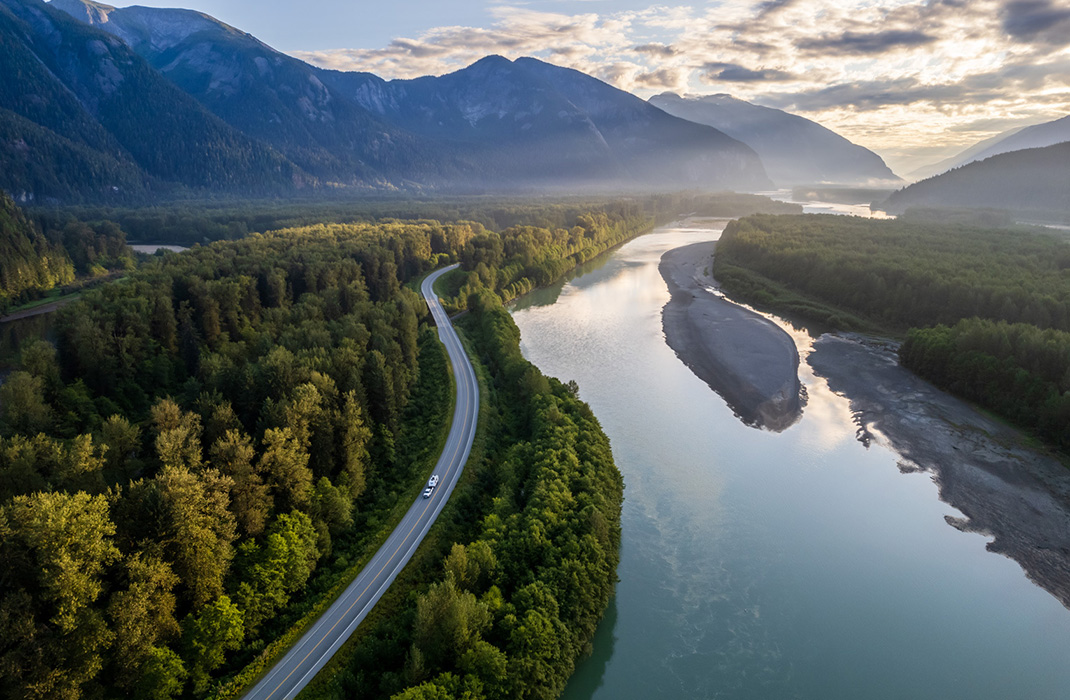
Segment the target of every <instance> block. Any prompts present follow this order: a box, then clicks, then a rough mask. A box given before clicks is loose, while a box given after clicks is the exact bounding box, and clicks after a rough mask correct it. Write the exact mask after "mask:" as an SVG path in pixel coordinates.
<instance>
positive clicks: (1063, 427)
mask: <svg viewBox="0 0 1070 700" xmlns="http://www.w3.org/2000/svg"><path fill="white" fill-rule="evenodd" d="M899 357H900V361H901V362H902V363H903V366H904V367H907V368H909V369H911V370H913V371H914V372H917V373H918V374H920V375H921V376H923V377H925V378H926V379H929V380H930V381H932V382H933V383H935V384H937V385H939V386H941V387H945V388H947V389H948V390H950V391H953V392H954V393H956V394H958V395H960V396H963V397H965V398H967V399H970V400H971V401H976V402H977V403H979V404H981V405H983V406H985V407H986V408H989V409H991V410H993V411H995V412H997V413H999V414H1001V415H1003V416H1006V417H1007V418H1009V419H1010V420H1012V421H1014V422H1015V423H1017V424H1019V425H1021V426H1022V427H1024V428H1026V429H1028V430H1030V431H1032V432H1034V433H1036V434H1038V435H1040V436H1041V437H1043V438H1044V439H1045V440H1047V441H1049V442H1051V443H1053V444H1055V445H1058V446H1059V447H1060V448H1062V449H1063V450H1070V333H1065V332H1062V331H1055V330H1051V329H1048V330H1041V329H1040V328H1037V327H1036V326H1031V325H1028V324H1021V323H1016V324H1009V323H1006V322H1003V321H999V322H993V321H986V320H982V319H976V318H973V319H965V320H962V321H959V322H958V323H956V324H955V325H954V326H952V327H950V328H949V327H947V326H943V325H941V326H936V327H935V328H922V329H918V328H915V329H912V330H911V331H910V333H909V334H908V335H907V339H906V342H904V343H903V345H902V346H901V347H900V349H899Z"/></svg>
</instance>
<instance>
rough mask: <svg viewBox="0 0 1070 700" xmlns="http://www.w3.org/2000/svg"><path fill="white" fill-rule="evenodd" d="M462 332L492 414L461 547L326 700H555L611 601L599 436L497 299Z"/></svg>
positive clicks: (612, 567) (615, 520)
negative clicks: (478, 365) (485, 371)
mask: <svg viewBox="0 0 1070 700" xmlns="http://www.w3.org/2000/svg"><path fill="white" fill-rule="evenodd" d="M464 325H465V328H466V330H467V332H468V335H469V336H470V337H471V338H472V339H473V341H474V346H475V350H476V352H477V354H478V356H479V357H480V359H481V361H482V362H483V363H485V365H486V366H487V367H488V368H490V369H491V376H492V378H493V384H492V386H491V387H488V389H489V392H490V395H491V397H492V398H491V400H492V401H493V403H494V406H495V410H496V412H497V413H498V414H499V416H500V417H499V418H498V419H496V420H494V421H493V425H492V427H491V430H492V432H493V433H494V435H495V439H494V443H495V448H494V449H493V451H492V454H491V455H490V456H489V458H488V460H487V463H486V465H484V466H483V467H482V468H481V469H480V471H479V476H478V477H476V479H477V481H476V482H475V484H474V485H473V486H472V490H471V491H467V492H465V491H462V492H461V494H460V495H459V501H458V502H457V503H456V504H454V503H453V502H451V504H450V508H456V509H457V511H455V512H456V515H454V516H453V518H454V519H455V520H454V525H453V528H454V532H456V533H458V535H461V536H463V537H464V538H465V539H463V540H461V542H467V544H461V543H460V542H458V541H457V540H454V544H453V545H452V546H450V547H449V548H448V550H447V553H446V556H445V558H444V560H443V564H442V568H441V570H440V572H439V573H438V574H435V576H436V578H437V581H434V582H433V583H431V584H430V585H429V586H427V588H426V589H425V590H424V592H423V593H421V594H420V596H419V597H418V598H417V599H416V604H415V610H413V611H412V612H411V613H410V614H409V615H410V616H409V617H408V618H407V624H405V623H403V622H401V621H399V620H397V619H392V620H390V621H388V622H382V623H380V628H379V630H378V631H377V632H376V634H375V636H373V637H372V638H370V639H368V638H365V639H363V640H362V651H361V653H359V654H358V655H357V657H356V658H355V659H354V662H353V664H352V666H351V667H350V668H349V669H348V670H347V672H346V674H345V675H344V676H342V680H341V682H340V683H339V684H337V685H336V686H335V688H334V690H333V691H332V693H331V694H330V697H349V698H372V697H383V696H386V695H391V696H392V697H393V698H394V699H395V700H400V699H404V698H424V697H428V698H437V697H444V698H460V697H471V698H554V697H557V696H558V695H559V694H560V693H561V691H562V689H563V688H564V684H565V682H566V680H567V679H568V677H569V676H570V675H571V673H572V670H573V669H574V666H575V663H576V660H577V659H578V658H579V657H580V656H581V655H582V654H584V653H585V652H586V651H587V649H588V646H589V644H590V640H591V637H592V636H593V634H594V631H595V628H596V627H597V624H598V622H599V620H600V618H601V616H602V612H603V611H604V609H605V606H606V604H607V603H608V601H609V597H610V595H612V592H613V586H614V584H615V581H616V575H615V571H616V564H617V561H618V557H619V546H620V508H621V503H622V499H623V483H622V479H621V476H620V473H619V472H618V471H617V469H616V467H615V466H614V464H613V459H612V454H611V453H610V450H609V443H608V440H607V439H606V437H605V435H604V433H602V431H601V428H600V426H599V425H598V422H597V420H595V418H594V416H593V415H592V414H591V412H590V409H589V408H588V407H587V406H586V405H585V404H584V403H583V402H581V401H580V400H579V399H578V398H576V395H575V388H574V387H570V386H567V385H564V384H561V383H560V382H557V381H556V380H553V379H549V378H546V377H544V376H542V375H541V373H539V372H538V370H537V369H535V368H534V367H533V366H532V365H530V364H529V363H527V362H526V361H525V360H524V359H523V356H522V355H521V353H520V349H519V333H518V331H517V329H516V326H515V324H513V322H512V319H511V318H510V317H509V315H508V313H507V312H506V311H505V310H504V308H503V307H502V306H501V302H500V301H499V300H498V298H497V296H496V295H493V294H491V293H490V292H489V291H487V290H482V291H481V292H479V294H478V296H474V297H472V313H471V314H470V315H469V316H468V317H466V319H465V323H464ZM470 466H471V465H470ZM457 496H458V494H455V499H456V497H457ZM402 666H403V668H402V670H395V671H391V672H387V673H383V672H382V669H384V668H391V669H399V667H402Z"/></svg>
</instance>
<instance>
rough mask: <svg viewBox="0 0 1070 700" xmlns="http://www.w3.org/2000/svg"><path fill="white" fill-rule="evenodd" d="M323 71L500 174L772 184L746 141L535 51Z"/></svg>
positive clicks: (644, 182) (387, 114)
mask: <svg viewBox="0 0 1070 700" xmlns="http://www.w3.org/2000/svg"><path fill="white" fill-rule="evenodd" d="M321 75H322V76H323V80H324V82H325V83H327V84H328V85H331V86H333V87H336V88H337V89H339V90H340V91H341V92H342V93H343V94H344V95H346V96H347V97H350V98H351V99H354V100H356V101H357V102H359V103H360V104H361V105H363V106H364V107H365V108H367V109H368V110H370V111H372V112H373V113H375V114H376V115H379V116H381V117H382V118H383V119H384V120H386V121H389V122H390V123H393V124H397V125H398V126H400V127H402V128H405V129H407V130H409V131H411V132H413V133H416V134H419V135H421V136H426V137H428V138H433V139H437V140H442V141H446V142H449V143H452V144H455V145H456V146H457V147H458V148H462V149H463V150H465V151H466V152H468V153H471V154H472V157H473V158H476V159H478V160H479V161H480V162H481V164H482V167H485V168H487V169H488V173H493V175H494V177H496V178H507V179H512V180H517V179H527V180H532V181H534V182H535V183H536V184H539V185H541V186H553V187H558V188H570V187H575V186H577V185H579V186H583V185H586V186H591V185H595V186H598V185H602V186H604V185H609V184H611V185H615V186H642V187H646V188H656V189H668V188H679V187H702V188H724V189H737V190H746V189H753V188H755V187H763V186H767V185H768V180H767V178H766V176H765V172H764V169H763V167H762V165H761V162H760V160H759V159H758V157H757V155H756V154H755V153H754V151H753V150H751V149H750V148H749V147H747V146H746V145H744V144H742V143H740V142H739V141H736V140H735V139H732V138H731V137H729V136H727V135H725V134H724V133H722V132H720V131H718V130H716V129H712V128H710V127H706V126H702V125H698V124H694V123H690V122H688V121H686V120H682V119H678V118H676V117H673V116H671V115H669V114H667V113H665V112H664V111H662V110H660V109H657V108H656V107H653V106H652V105H649V104H647V103H646V102H644V101H643V100H641V99H639V98H638V97H636V96H634V95H632V94H630V93H627V92H624V91H623V90H618V89H617V88H615V87H613V86H611V85H608V84H606V83H604V82H602V81H601V80H598V79H596V78H592V77H591V76H588V75H585V74H584V73H580V72H579V71H575V70H571V69H568V68H561V67H558V66H554V65H551V64H549V63H544V62H543V61H539V60H536V59H534V58H520V59H517V60H516V61H510V60H508V59H506V58H502V57H501V56H488V57H486V58H484V59H482V60H480V61H478V62H476V63H474V64H473V65H471V66H469V67H467V68H464V69H462V70H459V71H456V72H454V73H450V74H448V75H443V76H441V77H424V78H416V79H414V80H390V81H386V80H383V79H382V78H379V77H377V76H375V75H372V74H369V73H343V72H337V71H322V72H321Z"/></svg>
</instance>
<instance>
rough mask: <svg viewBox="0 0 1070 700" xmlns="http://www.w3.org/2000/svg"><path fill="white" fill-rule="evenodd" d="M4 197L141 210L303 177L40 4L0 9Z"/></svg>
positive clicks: (270, 190) (289, 183)
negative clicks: (171, 196) (148, 198)
mask: <svg viewBox="0 0 1070 700" xmlns="http://www.w3.org/2000/svg"><path fill="white" fill-rule="evenodd" d="M0 47H2V50H0V69H2V70H3V73H4V75H5V79H4V80H3V82H2V83H0V133H6V134H8V135H10V136H11V137H12V140H5V141H4V144H3V146H0V157H2V158H3V161H0V165H2V166H3V167H0V189H4V190H6V191H8V192H10V193H13V194H14V195H16V196H20V197H21V196H22V195H25V197H26V198H27V199H28V200H29V199H52V198H55V199H59V200H64V201H70V200H72V199H73V200H77V199H79V198H85V199H87V200H90V201H97V202H99V201H130V200H131V199H137V198H139V197H141V196H142V195H143V194H144V193H145V190H146V189H149V190H154V191H156V192H157V194H159V193H162V192H174V191H175V189H176V187H179V186H181V187H184V188H193V189H200V190H211V191H214V192H217V193H218V192H220V191H225V192H229V193H232V194H233V193H246V194H253V193H255V194H278V193H281V192H283V191H290V190H293V189H295V188H296V187H299V186H300V185H302V184H303V183H304V181H305V180H306V179H307V176H304V175H303V174H302V172H301V171H300V169H299V168H297V167H296V166H294V165H293V164H292V163H290V162H289V161H287V160H286V159H285V158H283V157H282V156H281V155H279V154H278V153H277V152H275V151H274V150H272V149H271V148H269V147H268V146H265V145H263V144H261V143H258V142H256V141H254V140H252V139H250V138H249V137H247V136H245V135H243V134H241V133H240V132H238V131H237V130H235V129H233V128H231V127H230V126H228V125H227V124H225V123H224V122H223V121H222V120H220V119H218V118H217V117H215V116H213V115H212V114H210V113H209V112H208V111H207V110H205V109H204V108H203V107H201V105H199V104H198V103H197V101H196V100H194V99H193V98H192V97H190V96H189V95H187V94H186V93H184V92H183V91H181V90H180V89H178V88H177V87H175V86H174V85H173V84H171V83H170V82H169V81H167V80H166V79H165V78H163V77H162V76H160V75H159V74H158V73H157V72H156V71H155V70H153V68H152V67H151V66H149V64H148V63H146V62H145V60H144V59H142V58H141V57H140V56H138V55H137V54H136V53H134V51H132V50H131V49H130V48H129V47H128V46H127V45H126V44H125V43H123V42H122V41H121V40H119V39H117V38H115V37H113V36H111V35H110V34H108V33H106V32H102V31H100V30H97V29H94V28H92V27H88V26H86V25H85V24H82V23H81V22H78V21H76V20H75V19H73V18H71V17H70V16H69V15H67V14H66V13H64V12H62V11H60V10H57V9H54V8H52V7H51V6H50V5H48V4H46V3H43V2H40V1H39V0H0Z"/></svg>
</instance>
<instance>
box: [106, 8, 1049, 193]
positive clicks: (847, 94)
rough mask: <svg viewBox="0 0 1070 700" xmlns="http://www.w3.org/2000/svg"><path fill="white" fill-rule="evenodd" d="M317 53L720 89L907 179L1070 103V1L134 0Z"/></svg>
mask: <svg viewBox="0 0 1070 700" xmlns="http://www.w3.org/2000/svg"><path fill="white" fill-rule="evenodd" d="M113 4H116V5H119V6H125V5H132V4H140V5H150V6H154V7H174V6H176V5H177V6H184V7H189V8H191V9H196V10H200V11H202V12H205V13H207V14H210V15H212V16H213V17H216V18H218V19H220V20H222V21H224V22H226V23H228V24H231V25H233V26H235V27H237V28H239V29H242V30H244V31H247V32H249V33H251V34H253V35H255V36H256V37H258V38H259V39H261V40H262V41H264V42H265V43H267V44H269V45H271V46H273V47H274V48H276V49H278V50H280V51H283V52H286V53H288V54H291V55H293V56H296V57H298V58H300V59H302V60H305V61H308V62H309V63H313V64H315V65H319V66H324V67H329V68H336V69H341V70H364V71H370V72H373V73H376V74H377V75H380V76H382V77H384V78H412V77H417V76H421V75H440V74H442V73H447V72H450V71H453V70H457V69H459V68H462V67H464V66H466V65H468V64H470V63H473V62H474V61H476V60H478V59H479V58H481V57H483V56H486V55H488V54H500V55H503V56H506V57H507V58H518V57H520V56H535V57H537V58H542V59H544V60H547V61H550V62H552V63H556V64H558V65H563V66H568V67H571V68H576V69H578V70H582V71H584V72H586V73H589V74H591V75H594V76H596V77H598V78H601V79H603V80H605V81H607V82H609V83H611V84H613V85H615V86H617V87H619V88H621V89H624V90H628V91H630V92H633V93H635V94H637V95H639V96H640V97H644V98H646V97H649V96H651V95H654V94H657V93H659V92H663V91H667V90H671V91H674V92H678V93H690V94H700V95H701V94H714V93H727V94H730V95H732V96H734V97H738V98H740V99H744V100H748V101H751V102H755V103H757V104H762V105H766V106H769V107H777V108H780V109H785V110H787V111H790V112H794V113H796V114H800V115H802V116H804V117H807V118H810V119H813V120H815V121H818V122H820V123H821V124H823V125H825V126H827V127H829V128H831V129H833V130H835V131H837V132H839V133H840V134H842V135H844V136H845V137H847V138H849V139H851V140H852V141H854V142H856V143H859V144H861V145H863V146H866V147H867V148H871V149H873V150H874V151H876V152H878V153H879V154H880V155H882V156H883V157H884V158H885V160H886V161H887V162H888V164H889V165H890V166H892V168H893V169H894V170H896V171H897V172H899V173H900V174H906V173H908V172H909V171H910V170H912V169H914V168H916V167H919V166H921V165H924V164H926V163H928V162H932V161H935V160H939V159H941V158H944V157H947V156H949V155H952V154H954V153H956V152H958V151H960V150H962V149H964V148H966V147H968V146H971V145H973V144H974V143H976V142H977V141H979V140H981V139H984V138H988V137H990V136H993V135H995V134H997V133H999V132H1002V131H1004V130H1006V129H1010V128H1014V127H1018V126H1025V125H1029V124H1036V123H1040V122H1044V121H1050V120H1052V119H1056V118H1059V117H1063V116H1066V115H1067V114H1070V0H717V1H714V2H705V3H702V2H694V3H691V4H687V5H684V4H675V3H673V2H668V3H665V4H651V3H650V2H648V1H643V0H531V1H528V2H524V1H518V2H501V1H500V0H394V1H390V0H378V1H376V2H370V1H369V0H363V1H361V2H353V0H301V1H300V2H296V1H294V0H287V1H286V2H282V1H281V0H259V1H256V2H253V1H250V0H178V1H177V2H176V0H138V2H136V3H135V2H118V3H113Z"/></svg>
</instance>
